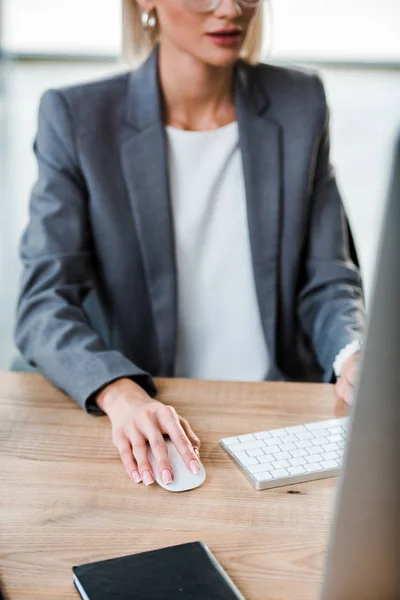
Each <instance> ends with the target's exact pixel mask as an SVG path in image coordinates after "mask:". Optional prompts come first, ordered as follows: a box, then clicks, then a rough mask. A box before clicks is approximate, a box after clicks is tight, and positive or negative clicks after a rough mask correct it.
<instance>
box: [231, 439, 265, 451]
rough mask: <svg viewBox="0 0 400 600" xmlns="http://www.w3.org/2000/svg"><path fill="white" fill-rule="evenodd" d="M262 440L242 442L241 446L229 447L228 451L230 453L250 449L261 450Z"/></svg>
mask: <svg viewBox="0 0 400 600" xmlns="http://www.w3.org/2000/svg"><path fill="white" fill-rule="evenodd" d="M263 445H264V444H263V442H262V440H254V441H253V442H244V443H243V444H234V445H233V446H229V450H231V451H232V452H244V451H245V450H250V449H251V448H261V447H262V446H263Z"/></svg>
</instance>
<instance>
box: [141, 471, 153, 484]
mask: <svg viewBox="0 0 400 600" xmlns="http://www.w3.org/2000/svg"><path fill="white" fill-rule="evenodd" d="M143 482H144V485H151V484H152V483H154V479H153V477H152V475H151V473H150V471H145V472H144V473H143Z"/></svg>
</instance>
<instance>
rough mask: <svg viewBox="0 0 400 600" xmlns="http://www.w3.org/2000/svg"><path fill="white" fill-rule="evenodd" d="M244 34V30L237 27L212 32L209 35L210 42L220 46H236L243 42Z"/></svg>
mask: <svg viewBox="0 0 400 600" xmlns="http://www.w3.org/2000/svg"><path fill="white" fill-rule="evenodd" d="M242 33H243V32H242V30H241V29H239V28H237V27H236V28H231V29H220V30H219V31H212V32H210V33H209V34H207V35H208V37H209V38H210V40H211V41H212V42H213V43H214V44H216V45H218V46H234V45H237V44H238V43H239V42H240V41H241V39H242Z"/></svg>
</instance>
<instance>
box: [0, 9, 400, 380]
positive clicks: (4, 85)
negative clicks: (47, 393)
mask: <svg viewBox="0 0 400 600" xmlns="http://www.w3.org/2000/svg"><path fill="white" fill-rule="evenodd" d="M272 7H273V22H274V26H273V36H272V39H273V46H272V52H271V54H270V56H269V58H268V60H269V61H272V62H278V63H284V64H287V63H289V64H294V65H301V66H306V67H307V66H311V67H312V68H314V69H318V70H319V72H320V73H321V75H322V77H323V79H324V81H325V85H326V89H327V95H328V100H329V104H330V107H331V131H332V161H333V163H334V165H335V167H336V172H337V178H338V181H339V185H340V188H341V190H342V194H343V199H344V203H345V206H346V209H347V212H348V215H349V218H350V222H351V225H352V229H353V232H354V234H355V238H356V244H357V247H358V251H359V255H360V260H361V267H362V271H363V275H364V280H365V287H366V294H367V300H368V299H369V297H370V293H371V287H372V276H373V268H374V260H375V255H376V250H377V245H378V239H379V227H380V222H381V218H382V214H383V207H384V201H385V195H386V189H387V185H388V178H389V173H390V168H391V160H392V151H393V145H394V139H395V137H396V134H397V132H398V131H399V130H400V25H399V24H400V1H399V0H380V1H379V2H376V1H375V0H301V1H299V0H274V1H273V3H272ZM120 44H121V7H120V2H119V1H118V0H68V1H64V0H63V1H61V0H57V1H54V0H0V369H1V370H6V369H8V368H9V366H10V364H11V361H12V359H13V357H14V356H15V355H16V349H15V348H14V344H13V341H12V329H13V320H14V306H15V299H16V295H17V289H18V279H19V273H20V265H19V260H18V254H17V246H18V241H19V238H20V236H21V233H22V230H23V228H24V226H25V224H26V222H27V217H28V200H29V192H30V189H31V187H32V184H33V182H34V180H35V177H36V165H35V161H34V158H33V153H32V142H33V138H34V135H35V130H36V117H37V108H38V102H39V98H40V96H41V94H42V93H43V91H44V90H45V89H47V88H50V87H58V86H62V85H66V84H69V83H75V82H79V81H85V80H88V79H95V78H98V77H103V76H105V75H108V74H111V73H112V72H114V71H116V70H120V69H121V68H122V67H121V64H120V63H119V61H118V56H119V50H120ZM125 68H126V67H125Z"/></svg>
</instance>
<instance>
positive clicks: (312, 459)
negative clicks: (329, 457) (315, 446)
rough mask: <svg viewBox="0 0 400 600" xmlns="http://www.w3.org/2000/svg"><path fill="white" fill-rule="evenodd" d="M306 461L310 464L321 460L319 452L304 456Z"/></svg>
mask: <svg viewBox="0 0 400 600" xmlns="http://www.w3.org/2000/svg"><path fill="white" fill-rule="evenodd" d="M306 461H307V462H308V463H311V464H312V463H317V462H322V456H321V455H320V454H311V455H310V456H306Z"/></svg>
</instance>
